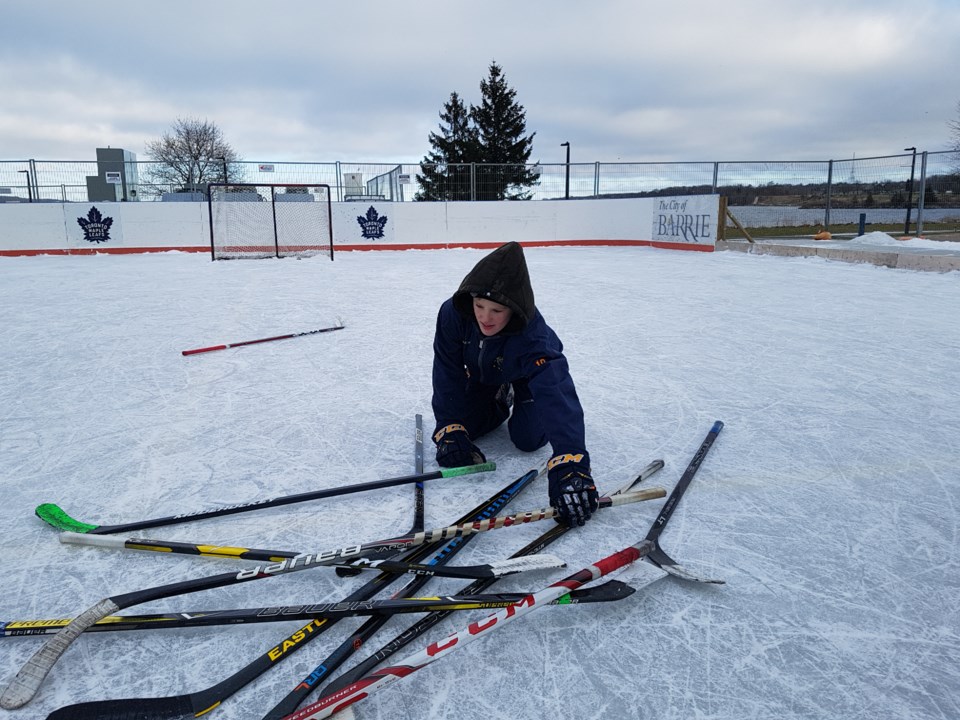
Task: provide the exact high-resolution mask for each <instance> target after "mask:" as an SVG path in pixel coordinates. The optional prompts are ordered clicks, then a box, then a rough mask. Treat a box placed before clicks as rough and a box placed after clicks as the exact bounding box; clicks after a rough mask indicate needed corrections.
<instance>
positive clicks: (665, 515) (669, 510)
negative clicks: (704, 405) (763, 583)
mask: <svg viewBox="0 0 960 720" xmlns="http://www.w3.org/2000/svg"><path fill="white" fill-rule="evenodd" d="M721 430H723V423H722V422H721V421H720V420H717V421H716V422H715V423H713V427H712V428H710V432H708V433H707V436H706V437H705V438H704V439H703V442H702V443H701V444H700V447H699V449H698V450H697V452H696V454H695V455H694V456H693V459H692V460H691V461H690V464H689V465H688V466H687V469H686V470H685V471H684V473H683V476H682V477H681V478H680V480H678V481H677V484H676V487H674V488H673V492H671V493H670V496H669V497H668V498H667V501H666V502H665V503H664V504H663V508H662V509H661V510H660V514H659V515H658V516H657V519H656V520H655V521H654V523H653V526H652V527H651V528H650V532H648V533H647V537H646V539H647V540H649V541H650V542H652V543H653V549H652V550H651V551H650V552H649V553H648V554H647V556H646V559H647V560H649V561H650V562H652V563H653V564H654V565H656V566H657V567H658V568H660V569H662V570H664V571H666V572H668V573H670V574H671V575H673V576H675V577H678V578H682V579H684V580H692V581H695V582H702V583H714V584H723V582H724V581H723V580H715V579H710V578H704V577H700V576H698V575H695V574H694V573H692V572H690V571H689V570H687V569H686V568H685V567H683V566H682V565H680V564H679V563H677V562H676V561H675V560H673V559H672V558H671V557H670V556H669V555H667V554H666V553H665V552H664V551H663V548H661V547H660V533H662V532H663V528H664V527H665V526H666V524H667V521H668V520H669V519H670V516H671V515H673V511H674V510H676V509H677V503H679V502H680V498H681V497H683V493H684V492H685V491H686V489H687V486H689V485H690V481H691V480H693V476H694V475H696V474H697V470H699V469H700V464H701V463H702V462H703V459H704V458H705V457H706V456H707V453H708V452H710V448H711V447H713V441H714V440H716V439H717V435H719V434H720V431H721Z"/></svg>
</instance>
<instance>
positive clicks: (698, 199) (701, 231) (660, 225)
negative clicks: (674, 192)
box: [651, 195, 720, 245]
mask: <svg viewBox="0 0 960 720" xmlns="http://www.w3.org/2000/svg"><path fill="white" fill-rule="evenodd" d="M653 200H654V203H655V204H654V208H653V227H652V228H651V232H652V235H651V239H653V240H654V241H656V242H671V243H690V244H694V245H713V244H714V243H715V241H716V239H717V213H718V212H719V209H720V208H719V202H718V196H716V195H697V196H691V197H669V198H654V199H653Z"/></svg>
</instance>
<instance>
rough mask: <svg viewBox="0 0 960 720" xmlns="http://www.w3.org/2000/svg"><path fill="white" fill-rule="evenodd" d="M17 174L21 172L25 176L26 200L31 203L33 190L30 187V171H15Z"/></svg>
mask: <svg viewBox="0 0 960 720" xmlns="http://www.w3.org/2000/svg"><path fill="white" fill-rule="evenodd" d="M17 172H22V173H23V174H24V175H26V176H27V178H26V180H27V198H28V199H29V201H30V202H33V188H32V187H30V171H29V170H17Z"/></svg>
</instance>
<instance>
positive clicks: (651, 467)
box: [263, 460, 663, 720]
mask: <svg viewBox="0 0 960 720" xmlns="http://www.w3.org/2000/svg"><path fill="white" fill-rule="evenodd" d="M662 469H663V460H654V461H653V462H651V463H649V464H648V465H647V466H646V467H645V468H643V470H641V471H640V473H639V474H638V475H637V477H636V478H634V479H633V480H631V481H630V482H628V483H625V484H624V485H621V486H620V487H619V488H617V489H616V490H614V491H613V492H612V493H610V495H611V496H613V495H621V494H623V493H626V492H630V490H632V489H633V487H634V486H635V485H637V484H639V483H641V482H643V481H644V480H647V479H649V478H650V477H651V476H653V475H654V474H656V473H657V472H659V471H660V470H662ZM569 530H570V528H569V527H568V526H567V525H557V526H555V527H553V528H551V529H550V530H547V531H546V532H545V533H543V534H542V535H541V536H540V537H538V538H537V539H536V540H534V541H533V542H531V543H529V544H528V545H526V546H524V547H523V548H521V549H520V550H518V551H517V552H516V553H514V554H513V555H511V557H522V556H524V555H533V554H535V553H539V552H541V551H542V550H543V549H544V548H545V547H547V546H548V545H550V544H551V543H552V542H554V541H556V540H557V539H559V538H560V537H562V536H563V535H565V534H566V533H567V532H568V531H569ZM493 583H494V581H493V580H489V579H484V580H475V581H474V582H473V583H471V584H470V585H468V586H467V587H465V588H463V589H462V590H461V592H463V593H465V594H467V593H480V592H483V591H484V590H486V589H487V588H489V587H490V586H491V585H493ZM449 614H450V613H449V612H448V611H446V610H440V611H438V612H432V613H430V614H428V615H425V616H424V617H422V618H420V619H419V620H417V621H416V622H415V623H414V624H413V625H411V626H410V627H408V628H407V629H405V630H404V631H403V632H401V633H400V634H399V635H397V636H396V637H395V638H393V639H392V640H391V641H390V642H388V643H387V644H386V645H384V646H382V647H381V648H380V649H379V650H377V651H376V652H374V653H373V654H371V655H370V656H369V657H367V658H366V659H365V660H363V661H362V662H360V663H358V664H357V665H355V666H354V667H352V668H351V669H350V670H349V671H347V672H345V673H344V674H342V675H340V676H339V677H338V678H337V679H336V680H334V681H333V682H331V683H330V684H329V685H328V686H327V687H325V688H324V690H323V695H322V698H325V697H326V696H327V695H331V694H333V693H335V692H337V691H338V690H340V689H341V688H344V687H346V686H347V685H350V684H351V683H353V682H355V681H357V680H359V679H360V678H362V677H363V676H364V675H366V674H367V673H368V672H370V671H372V670H373V669H374V668H376V667H377V666H378V665H379V664H380V663H382V662H383V661H384V660H386V659H388V658H389V657H391V656H392V655H394V654H395V653H397V652H399V651H400V650H401V649H403V648H404V647H406V646H407V645H408V644H410V643H411V642H412V641H413V640H415V639H416V638H418V637H420V636H421V635H423V634H424V633H425V632H427V631H428V630H430V629H431V628H433V627H434V626H436V625H438V624H439V623H440V622H441V621H442V620H444V619H445V618H446V617H447V616H448V615H449ZM374 619H376V618H374ZM368 622H370V621H368ZM322 698H321V699H322ZM294 709H295V708H290V710H289V712H293V710H294ZM282 717H283V714H280V715H272V714H271V715H267V716H265V717H264V718H263V720H279V718H282Z"/></svg>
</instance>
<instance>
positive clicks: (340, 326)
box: [180, 318, 346, 355]
mask: <svg viewBox="0 0 960 720" xmlns="http://www.w3.org/2000/svg"><path fill="white" fill-rule="evenodd" d="M344 327H346V326H345V325H344V324H343V322H342V321H341V320H340V318H337V324H336V325H334V326H332V327H325V328H320V329H319V330H307V331H306V332H298V333H288V334H287V335H276V336H275V337H268V338H261V339H260V340H245V341H244V342H235V343H228V344H226V345H211V346H210V347H202V348H196V349H195V350H184V351H182V352H181V353H180V354H181V355H199V354H200V353H206V352H213V351H214V350H227V349H228V348H235V347H241V346H243V345H256V344H257V343H265V342H273V341H274V340H288V339H290V338H295V337H303V336H304V335H316V334H317V333H325V332H333V331H334V330H343V328H344Z"/></svg>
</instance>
